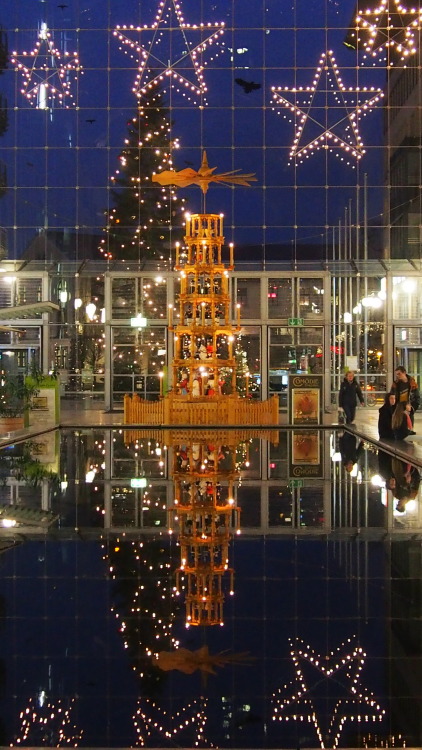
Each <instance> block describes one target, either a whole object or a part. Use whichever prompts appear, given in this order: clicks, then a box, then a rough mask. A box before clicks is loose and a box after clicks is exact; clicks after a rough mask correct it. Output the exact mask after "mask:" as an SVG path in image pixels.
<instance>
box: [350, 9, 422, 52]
mask: <svg viewBox="0 0 422 750" xmlns="http://www.w3.org/2000/svg"><path fill="white" fill-rule="evenodd" d="M377 2H379V0H377ZM421 25H422V9H421V8H419V9H417V8H410V9H409V8H405V7H404V6H403V5H402V4H401V2H400V0H381V1H380V2H379V4H377V6H376V7H375V8H368V9H367V10H365V11H359V12H358V14H357V16H356V21H355V31H354V32H352V33H351V34H350V37H349V38H350V43H351V46H352V47H355V48H357V49H360V48H361V47H363V49H364V50H365V52H366V53H367V54H368V55H370V56H371V57H377V58H378V57H379V56H380V54H381V53H382V52H385V53H386V57H385V58H384V59H385V60H386V61H387V63H388V65H390V66H391V65H393V64H394V62H395V61H398V62H403V61H406V60H407V58H408V57H409V56H410V55H414V54H415V52H416V50H417V39H418V34H419V32H420V30H421ZM365 59H366V55H365V57H364V60H365Z"/></svg>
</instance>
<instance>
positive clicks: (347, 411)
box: [338, 370, 364, 424]
mask: <svg viewBox="0 0 422 750" xmlns="http://www.w3.org/2000/svg"><path fill="white" fill-rule="evenodd" d="M358 399H359V401H360V403H361V405H362V406H363V403H364V401H363V395H362V390H361V387H360V385H359V383H358V381H357V380H356V378H355V373H354V372H353V370H348V371H347V372H346V375H345V376H344V380H343V382H342V384H341V386H340V391H339V394H338V405H339V407H340V408H341V409H343V411H344V415H345V417H346V424H352V423H353V422H354V421H355V414H356V405H357V400H358Z"/></svg>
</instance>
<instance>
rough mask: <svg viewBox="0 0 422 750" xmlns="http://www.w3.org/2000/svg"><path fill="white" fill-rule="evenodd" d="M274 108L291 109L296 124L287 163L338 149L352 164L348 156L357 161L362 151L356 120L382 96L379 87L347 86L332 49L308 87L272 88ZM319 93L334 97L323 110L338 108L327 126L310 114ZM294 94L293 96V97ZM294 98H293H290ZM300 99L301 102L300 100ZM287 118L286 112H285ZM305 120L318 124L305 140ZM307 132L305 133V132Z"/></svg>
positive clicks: (323, 56) (344, 158)
mask: <svg viewBox="0 0 422 750" xmlns="http://www.w3.org/2000/svg"><path fill="white" fill-rule="evenodd" d="M271 90H272V99H273V102H274V104H275V105H281V106H282V107H284V109H279V108H278V106H273V110H274V111H276V112H277V114H283V113H284V111H285V110H288V111H289V112H290V119H289V122H292V121H293V120H294V121H295V123H296V131H295V138H294V141H293V144H292V146H291V148H290V155H289V156H290V163H292V162H293V161H294V163H295V164H303V163H304V161H305V160H306V159H309V157H310V156H312V155H313V154H314V153H316V152H317V151H319V150H320V149H325V150H327V151H330V152H334V151H336V152H338V154H337V155H339V157H340V159H341V161H345V162H346V163H347V164H351V161H350V160H349V157H353V159H355V160H356V161H358V160H359V159H361V158H362V156H363V154H364V153H365V149H364V147H363V141H362V138H361V136H360V134H359V119H360V117H362V116H365V115H367V114H368V113H369V112H371V111H372V110H373V109H374V107H376V106H377V104H378V102H379V101H380V99H381V98H382V96H383V92H382V89H380V88H376V87H374V86H371V87H359V86H357V87H356V86H355V87H353V86H350V87H346V86H345V85H344V83H343V81H342V79H341V76H340V73H339V68H338V66H337V63H336V61H335V57H334V55H333V52H332V50H328V52H326V53H325V52H324V53H323V54H322V55H321V58H320V60H319V62H318V66H317V69H316V71H315V75H314V79H313V81H312V84H311V85H310V86H297V87H294V88H289V87H288V86H285V87H284V88H283V87H282V86H273V87H272V89H271ZM318 93H323V94H324V95H325V97H327V96H328V95H330V96H331V97H332V99H333V106H332V107H327V106H326V107H324V111H325V112H327V110H330V111H331V110H332V111H334V112H335V113H338V112H339V111H341V114H340V115H339V116H337V119H336V121H335V122H334V123H333V124H332V125H330V126H329V127H327V122H326V121H325V122H320V121H319V120H318V119H317V118H316V116H314V115H313V110H314V109H315V110H317V109H319V108H320V107H319V106H318V105H317V104H316V103H315V97H316V95H317V94H318ZM292 95H293V97H292ZM291 99H293V100H294V101H291ZM299 99H301V100H302V101H301V102H300V103H299V101H298V100H299ZM284 117H285V118H286V115H284ZM307 123H309V125H312V126H317V128H319V129H320V131H321V132H320V134H319V135H318V136H317V137H313V138H311V140H310V141H308V142H306V138H305V137H304V131H305V128H306V125H307ZM305 135H306V134H305Z"/></svg>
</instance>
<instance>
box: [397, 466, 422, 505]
mask: <svg viewBox="0 0 422 750" xmlns="http://www.w3.org/2000/svg"><path fill="white" fill-rule="evenodd" d="M391 468H392V472H393V478H394V480H393V483H394V487H391V489H392V492H393V495H394V497H395V498H397V501H398V502H397V505H396V510H398V511H399V512H400V513H404V511H405V510H406V504H407V503H408V502H409V500H412V499H413V498H415V497H416V496H417V494H418V491H419V485H420V481H421V475H420V473H419V471H418V469H417V468H416V466H412V465H411V464H408V463H406V462H405V461H400V459H398V458H393V459H392V461H391Z"/></svg>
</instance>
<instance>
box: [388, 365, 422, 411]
mask: <svg viewBox="0 0 422 750" xmlns="http://www.w3.org/2000/svg"><path fill="white" fill-rule="evenodd" d="M390 393H394V394H395V396H396V402H397V403H399V402H400V401H402V402H403V403H404V404H407V403H408V402H409V403H410V406H411V407H412V408H411V412H410V418H411V420H412V426H413V425H414V423H415V411H417V410H418V409H419V406H420V402H421V397H420V393H419V388H418V384H417V382H416V380H415V378H413V377H412V376H411V375H408V374H407V372H406V368H405V367H403V365H399V366H398V367H396V369H395V370H394V382H393V384H392V386H391V388H390Z"/></svg>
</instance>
